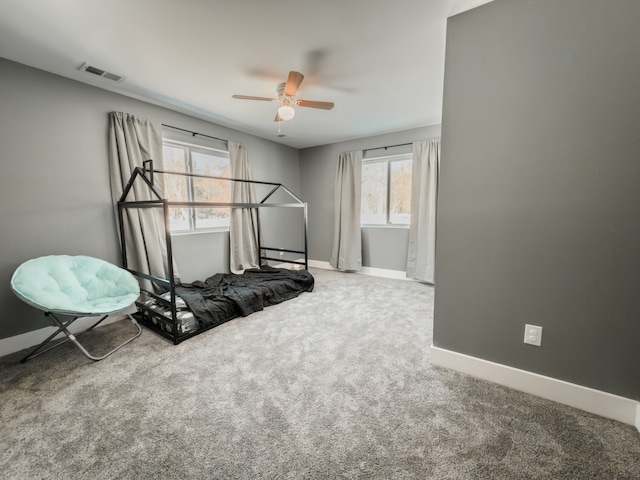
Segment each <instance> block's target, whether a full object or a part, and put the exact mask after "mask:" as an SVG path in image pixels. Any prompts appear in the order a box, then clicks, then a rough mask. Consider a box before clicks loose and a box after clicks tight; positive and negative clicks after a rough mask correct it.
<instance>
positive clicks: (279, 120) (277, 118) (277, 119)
mask: <svg viewBox="0 0 640 480" xmlns="http://www.w3.org/2000/svg"><path fill="white" fill-rule="evenodd" d="M273 121H274V122H282V121H284V120H282V119H281V118H280V115H278V112H276V118H274V119H273Z"/></svg>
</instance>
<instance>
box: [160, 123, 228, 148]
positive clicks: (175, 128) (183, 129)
mask: <svg viewBox="0 0 640 480" xmlns="http://www.w3.org/2000/svg"><path fill="white" fill-rule="evenodd" d="M162 126H163V127H167V128H173V129H174V130H180V131H182V132H187V133H190V134H191V135H192V136H194V137H195V136H196V135H199V136H201V137H207V138H213V139H214V140H219V141H220V142H224V143H227V144H228V143H229V140H225V139H224V138H218V137H212V136H211V135H205V134H204V133H198V132H194V131H192V130H187V129H185V128H180V127H174V126H173V125H166V124H164V123H163V124H162Z"/></svg>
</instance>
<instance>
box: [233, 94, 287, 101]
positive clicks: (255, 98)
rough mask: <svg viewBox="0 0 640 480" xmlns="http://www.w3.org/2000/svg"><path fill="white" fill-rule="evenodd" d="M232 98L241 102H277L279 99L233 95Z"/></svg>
mask: <svg viewBox="0 0 640 480" xmlns="http://www.w3.org/2000/svg"><path fill="white" fill-rule="evenodd" d="M231 97H232V98H238V99H240V100H262V101H263V102H275V101H277V100H278V99H277V98H269V97H252V96H249V95H231Z"/></svg>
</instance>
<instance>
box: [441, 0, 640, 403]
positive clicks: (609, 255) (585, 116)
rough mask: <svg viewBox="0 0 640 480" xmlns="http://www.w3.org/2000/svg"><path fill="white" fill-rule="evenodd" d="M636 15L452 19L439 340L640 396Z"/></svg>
mask: <svg viewBox="0 0 640 480" xmlns="http://www.w3.org/2000/svg"><path fill="white" fill-rule="evenodd" d="M639 23H640V2H638V1H637V0H617V1H615V2H605V1H603V0H562V1H557V0H536V1H529V0H509V1H505V0H496V1H495V2H493V3H490V4H488V5H485V6H483V7H479V8H477V9H475V10H472V11H469V12H467V13H463V14H461V15H458V16H456V17H453V18H451V19H449V23H448V29H447V52H446V67H445V95H444V109H443V125H442V166H441V177H440V178H441V182H440V196H439V212H438V233H437V253H436V258H437V262H436V273H435V276H436V287H435V326H434V345H436V346H438V347H442V348H446V349H450V350H453V351H456V352H461V353H464V354H468V355H472V356H475V357H480V358H483V359H487V360H490V361H494V362H498V363H502V364H506V365H510V366H513V367H517V368H521V369H525V370H529V371H532V372H536V373H540V374H543V375H547V376H551V377H555V378H558V379H562V380H566V381H570V382H574V383H577V384H581V385H585V386H588V387H592V388H596V389H599V390H603V391H607V392H611V393H614V394H619V395H622V396H625V397H628V398H633V399H638V400H640V381H639V379H640V294H639V286H640V221H639V219H640V202H639V201H638V198H639V197H638V195H639V192H640V158H639V157H640V133H639V132H640V109H639V108H638V107H639V106H640V88H639V87H640V84H639V83H638V79H639V78H640V30H639V29H638V24H639ZM525 323H532V324H536V325H542V326H543V328H544V331H543V339H542V347H540V348H537V347H532V346H529V345H524V344H523V336H524V324H525Z"/></svg>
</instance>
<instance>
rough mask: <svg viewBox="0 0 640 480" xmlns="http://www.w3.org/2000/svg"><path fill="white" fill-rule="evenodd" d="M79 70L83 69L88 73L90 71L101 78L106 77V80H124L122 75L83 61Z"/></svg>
mask: <svg viewBox="0 0 640 480" xmlns="http://www.w3.org/2000/svg"><path fill="white" fill-rule="evenodd" d="M80 70H83V71H85V72H88V73H92V74H93V75H97V76H99V77H103V78H106V79H107V80H111V81H114V82H121V81H123V80H124V77H122V76H120V75H116V74H115V73H111V72H107V71H106V70H102V69H101V68H98V67H94V66H93V65H89V64H88V63H83V64H82V66H81V67H80Z"/></svg>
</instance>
